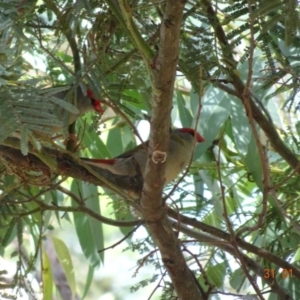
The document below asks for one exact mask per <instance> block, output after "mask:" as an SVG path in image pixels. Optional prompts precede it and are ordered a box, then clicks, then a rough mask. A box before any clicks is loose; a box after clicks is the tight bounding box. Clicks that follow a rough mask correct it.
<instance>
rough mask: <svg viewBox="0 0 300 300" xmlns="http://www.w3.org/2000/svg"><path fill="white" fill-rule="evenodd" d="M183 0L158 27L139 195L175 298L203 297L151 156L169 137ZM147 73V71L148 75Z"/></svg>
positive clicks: (170, 5)
mask: <svg viewBox="0 0 300 300" xmlns="http://www.w3.org/2000/svg"><path fill="white" fill-rule="evenodd" d="M184 4H185V2H184V1H181V0H173V1H171V0H167V1H166V6H165V12H164V16H163V22H162V24H161V30H160V45H159V54H158V57H157V58H156V59H155V63H154V70H153V72H152V75H153V74H154V79H153V84H154V87H153V90H152V92H153V100H152V101H153V102H152V108H153V111H152V119H151V133H150V143H149V159H148V162H147V166H146V171H145V179H144V187H143V192H142V197H141V211H142V214H143V216H144V218H145V222H146V224H147V226H148V228H149V230H150V232H151V234H152V236H153V240H154V242H155V243H156V245H157V246H158V248H159V250H160V252H161V256H162V260H163V262H164V265H165V267H166V269H167V271H168V273H169V276H170V278H171V280H172V283H173V285H174V288H175V290H176V292H177V295H178V298H179V299H189V300H199V299H203V295H202V294H201V291H200V289H199V288H198V287H197V284H196V283H195V281H194V278H193V276H192V273H191V272H190V270H189V268H188V266H187V264H186V262H185V259H184V257H183V254H182V252H181V250H180V246H179V242H178V239H177V237H176V236H175V234H174V232H173V230H172V227H171V226H170V223H169V221H168V219H167V217H166V214H165V209H164V205H163V202H162V189H163V186H164V181H165V163H157V164H155V163H154V162H153V161H152V159H151V157H152V156H153V153H154V152H155V151H156V150H159V151H161V152H164V153H167V149H168V145H169V138H170V133H169V130H170V125H171V119H170V113H171V109H172V98H173V92H174V82H175V76H176V67H177V62H178V56H179V37H180V28H181V24H182V16H183V9H184ZM149 75H150V76H151V74H149Z"/></svg>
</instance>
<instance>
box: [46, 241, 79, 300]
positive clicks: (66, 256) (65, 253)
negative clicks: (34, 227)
mask: <svg viewBox="0 0 300 300" xmlns="http://www.w3.org/2000/svg"><path fill="white" fill-rule="evenodd" d="M51 239H52V242H53V246H54V249H55V252H56V255H57V258H58V260H59V262H60V264H61V266H62V267H63V269H64V271H65V274H66V277H67V281H68V284H69V287H70V290H71V292H72V295H73V297H74V296H75V293H76V281H75V270H74V267H73V263H72V259H71V255H70V252H69V249H68V248H67V246H66V244H65V243H64V242H63V241H62V240H60V239H58V238H56V237H54V236H51ZM45 299H52V298H45Z"/></svg>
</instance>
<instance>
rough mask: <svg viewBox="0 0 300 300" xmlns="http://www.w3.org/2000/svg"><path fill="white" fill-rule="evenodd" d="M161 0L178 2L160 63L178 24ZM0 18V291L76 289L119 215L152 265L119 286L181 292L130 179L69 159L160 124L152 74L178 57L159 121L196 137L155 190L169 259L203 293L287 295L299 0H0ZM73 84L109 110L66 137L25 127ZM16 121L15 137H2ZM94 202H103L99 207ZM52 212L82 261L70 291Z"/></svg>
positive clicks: (125, 145) (133, 245) (292, 292)
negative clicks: (12, 269) (172, 250)
mask: <svg viewBox="0 0 300 300" xmlns="http://www.w3.org/2000/svg"><path fill="white" fill-rule="evenodd" d="M170 3H171V4H170ZM168 4H169V5H168ZM183 4H184V6H183ZM172 6H174V11H173V12H172V13H174V14H175V13H177V12H178V14H179V9H180V7H182V9H183V11H182V22H181V24H179V25H178V26H179V27H180V31H179V30H178V39H179V57H178V61H176V60H174V61H171V62H170V61H169V60H170V59H169V58H170V57H172V55H174V53H175V54H176V53H177V52H176V51H177V48H176V47H177V46H176V45H175V46H174V45H170V47H169V45H168V44H164V39H165V40H167V39H168V38H170V36H168V34H167V33H166V30H168V29H169V28H170V30H175V29H174V28H175V27H176V24H175V23H173V19H172V18H171V17H174V20H177V19H176V15H175V16H172V13H171V10H172ZM176 9H178V10H177V11H176ZM167 16H168V18H167ZM170 16H171V17H170ZM179 19H180V18H179ZM0 20H1V22H0V41H1V42H0V84H1V93H0V120H1V131H0V143H1V145H0V170H1V177H0V189H1V194H0V213H1V215H0V253H1V256H3V261H4V260H12V261H14V262H15V266H16V273H15V274H14V275H11V276H8V275H7V274H6V273H7V269H6V267H4V264H2V263H0V295H1V297H2V298H3V299H4V298H5V297H6V298H8V299H11V298H12V299H19V298H18V297H20V295H21V294H27V295H28V297H29V298H32V299H39V298H40V296H41V294H42V295H43V296H42V297H43V299H52V297H53V293H54V292H55V291H56V293H58V292H59V293H60V297H61V299H76V298H75V297H79V298H80V299H83V298H84V297H85V296H86V299H88V297H89V294H88V293H89V292H88V291H89V288H90V286H91V289H92V288H93V285H92V282H93V269H94V268H96V267H97V266H99V265H101V261H102V262H103V261H104V260H105V258H104V253H105V251H101V252H100V253H98V250H103V249H104V240H105V239H106V238H107V234H108V233H107V232H106V230H104V229H103V227H102V225H103V224H109V225H110V226H115V227H120V229H121V231H122V233H123V234H124V236H125V237H126V238H124V240H122V241H119V242H120V243H122V242H124V241H125V240H126V239H127V242H128V243H129V246H128V248H127V252H129V251H136V250H137V251H138V252H139V254H140V256H139V257H138V258H137V260H138V259H139V258H140V260H139V261H138V266H137V270H136V273H138V270H139V269H140V268H148V265H149V264H152V265H153V266H154V267H155V270H156V271H155V274H150V275H149V277H148V278H147V279H146V280H145V281H142V282H141V283H140V284H138V285H136V286H134V287H131V289H132V290H136V289H140V288H143V287H144V286H145V285H148V284H150V282H152V281H154V282H157V286H156V288H155V289H154V290H153V295H159V296H157V297H161V299H177V297H178V299H184V298H182V297H184V296H183V295H185V294H184V293H185V292H184V291H186V292H187V290H188V289H189V288H190V287H189V286H186V285H185V281H184V280H185V278H179V282H180V281H182V286H180V284H178V282H175V281H174V278H175V275H174V274H172V271H171V269H172V267H171V266H170V265H171V264H173V263H174V261H175V262H176V263H177V262H178V261H177V259H178V257H177V256H176V257H174V258H173V259H174V261H171V258H169V260H167V259H166V257H167V255H166V253H167V252H164V251H167V250H164V249H165V248H168V245H169V244H168V242H169V240H168V238H167V237H166V238H165V244H164V241H163V239H161V236H159V234H158V233H157V232H156V231H155V230H154V229H153V227H152V225H151V224H148V225H149V227H148V226H147V222H146V223H143V221H142V220H143V219H144V218H145V219H146V220H147V216H148V215H147V212H145V211H144V210H143V209H141V211H139V197H137V194H136V189H135V192H134V193H133V192H132V190H131V187H130V188H129V187H128V188H126V182H122V180H119V178H117V179H116V178H109V177H108V178H106V179H107V180H108V181H106V180H105V178H103V177H101V176H102V175H101V174H100V175H99V174H98V175H97V174H95V173H94V172H93V171H92V170H91V169H85V167H84V166H82V165H81V164H80V161H79V160H78V157H79V156H80V155H81V156H88V157H114V156H116V155H119V154H120V153H122V152H124V151H126V150H128V149H130V148H132V147H133V146H134V145H136V143H137V142H136V138H135V134H136V133H137V132H140V134H141V135H142V136H143V137H144V136H145V132H144V131H147V130H148V127H149V126H148V125H149V124H150V123H151V126H152V127H151V129H152V130H153V129H154V131H155V129H158V128H156V127H155V126H156V125H155V124H156V123H155V120H156V119H157V116H159V113H160V112H159V109H158V108H157V107H160V105H161V103H159V102H156V100H155V99H156V98H157V97H158V98H159V97H160V94H161V92H162V91H165V90H169V89H170V90H171V89H172V88H173V84H171V88H170V87H169V86H167V85H168V83H166V84H165V83H164V84H163V78H161V77H160V74H164V73H163V72H166V74H170V72H169V73H168V70H166V69H162V66H164V65H165V64H164V63H166V65H168V64H170V65H172V64H173V66H174V65H175V67H176V81H175V87H174V93H173V98H172V99H161V100H162V102H163V101H166V102H167V101H172V105H173V109H172V111H171V112H170V115H167V114H166V115H165V116H164V117H165V118H166V119H168V118H171V120H172V121H171V123H172V124H173V126H175V127H195V128H197V130H198V131H199V132H201V135H203V136H204V137H205V139H206V142H205V143H203V144H201V145H198V146H197V147H196V149H195V154H194V159H193V162H192V164H191V166H190V168H189V173H188V174H187V175H186V176H184V178H183V179H182V180H181V182H180V183H179V184H177V182H173V183H172V184H169V185H168V186H167V187H165V189H164V194H163V200H161V202H160V204H161V205H160V209H161V210H160V212H162V215H163V217H162V219H163V218H166V216H168V224H169V225H168V226H172V227H173V231H172V232H171V233H170V235H171V238H172V241H173V242H174V243H175V244H176V245H177V246H178V247H180V250H181V251H182V252H183V254H184V257H185V260H186V261H185V262H183V261H180V262H178V264H179V265H180V264H181V266H183V268H186V266H188V268H189V269H190V270H191V271H192V274H193V275H192V277H194V279H195V280H194V282H191V283H190V284H191V285H195V286H196V289H198V291H199V293H200V295H201V298H200V299H223V298H222V297H224V295H228V296H230V295H231V296H236V297H237V296H239V298H240V299H244V298H243V297H246V295H249V294H251V295H253V298H251V299H300V265H299V258H300V252H299V249H298V245H299V240H300V226H299V225H298V223H299V214H298V211H299V209H300V205H298V197H299V195H298V189H299V187H300V184H299V182H298V181H299V180H298V176H299V175H298V174H299V163H300V162H299V160H298V156H299V134H300V127H299V123H298V121H297V117H298V114H299V107H300V105H299V93H298V91H299V55H298V50H297V49H299V46H300V36H299V25H300V21H299V4H298V2H297V1H296V0H290V1H284V0H274V1H267V0H257V1H252V0H248V1H244V0H238V1H230V0H223V1H214V0H212V1H209V0H202V1H200V0H199V1H194V0H190V1H187V2H186V3H183V2H182V3H181V1H178V0H176V1H169V0H166V1H151V2H147V1H139V0H134V1H130V0H128V1H127V0H120V1H111V0H106V1H105V0H102V1H93V0H83V1H61V0H45V1H34V0H22V1H20V0H13V1H11V0H1V1H0ZM173 37H174V40H176V36H175V35H174V36H173ZM168 47H169V48H168ZM174 51H175V52H174ZM168 54H169V55H168ZM171 75H172V74H171ZM83 83H85V84H87V85H88V86H89V87H90V88H91V89H92V90H93V92H94V94H95V95H96V96H97V97H98V98H100V99H103V106H104V108H105V109H106V110H105V113H104V114H103V115H95V114H94V115H92V117H91V115H86V116H84V117H83V118H81V120H80V121H78V122H77V124H76V128H77V134H78V137H77V138H78V140H79V145H77V147H75V148H76V149H74V147H70V148H69V147H67V149H68V150H65V146H64V144H63V143H62V138H58V139H56V140H55V142H54V141H53V140H50V139H49V138H46V139H44V138H42V139H41V138H40V136H38V135H36V134H35V132H36V131H37V130H38V131H39V132H44V133H47V132H48V128H49V126H52V125H54V124H61V123H64V124H66V123H65V121H66V120H58V119H57V120H56V119H55V118H53V116H49V114H47V113H46V112H47V110H46V108H48V106H49V107H51V105H55V104H56V105H60V106H62V107H63V108H65V109H66V110H67V111H72V109H73V108H74V107H73V106H72V105H69V106H66V105H65V104H64V101H59V100H57V99H56V100H55V99H52V100H51V101H47V100H49V99H50V98H51V94H53V93H54V92H55V91H56V89H57V88H56V87H55V86H60V85H65V84H68V85H73V86H78V85H80V86H83V85H84V84H83ZM46 87H47V88H48V89H47V94H45V93H44V92H43V89H45V88H46ZM49 87H50V88H49ZM52 87H53V88H52ZM171 91H172V90H171ZM172 92H173V91H172ZM71 98H72V97H70V99H69V100H70V101H73V99H71ZM55 101H56V102H55ZM41 103H43V104H41ZM73 104H74V101H73ZM42 107H43V108H44V109H42ZM161 112H162V113H164V114H165V111H164V110H163V109H161ZM151 118H152V119H151ZM150 121H151V122H150ZM153 124H154V125H153ZM70 130H73V128H71V129H70ZM16 131H19V132H20V138H19V139H16V138H11V136H12V135H13V133H14V132H16ZM61 135H62V136H63V137H66V136H67V131H66V130H65V131H64V132H62V133H61ZM71 150H72V151H71ZM78 153H80V155H79V154H78ZM24 155H25V156H24ZM26 155H27V156H26ZM90 172H92V173H90ZM104 176H105V175H104ZM92 177H93V179H92ZM178 180H179V178H178ZM178 180H177V181H178ZM93 184H94V185H93ZM97 186H98V187H97ZM135 188H137V189H138V188H139V185H138V183H137V187H136V186H135ZM103 203H104V204H103ZM100 204H101V205H102V206H101V205H100ZM103 205H104V206H108V207H109V210H108V211H104V212H101V211H100V207H102V208H103V207H104V206H103ZM62 220H67V221H68V222H70V224H72V226H73V227H75V228H76V233H77V236H78V240H79V242H80V245H81V248H82V252H83V253H84V256H85V257H86V259H87V260H88V262H89V268H90V269H89V274H88V276H87V277H86V278H85V287H84V288H81V289H79V288H78V287H76V281H75V277H74V273H75V275H77V272H80V270H76V269H73V267H72V260H73V259H74V257H71V255H70V250H69V249H68V245H67V243H65V242H64V241H63V240H62V239H60V238H58V237H57V236H56V235H55V232H56V231H55V230H54V229H56V228H59V227H60V225H61V224H62ZM166 220H167V219H166ZM143 226H145V227H146V228H147V230H148V233H149V236H148V235H147V236H146V235H145V234H144V238H142V237H141V235H140V234H138V232H139V230H142V227H143ZM105 228H107V227H105ZM115 243H118V240H115ZM124 243H125V242H124ZM124 247H126V246H125V245H124ZM157 250H160V252H161V254H160V255H157ZM106 251H110V249H106ZM168 257H170V256H168ZM57 258H58V261H59V262H58V261H57ZM105 263H106V264H109V262H107V261H106V262H105ZM174 265H175V264H174ZM176 266H177V265H176ZM100 268H101V266H100ZM121 268H122V266H120V269H119V270H116V272H125V271H126V270H122V269H121ZM174 269H175V267H174ZM55 270H56V271H55ZM166 271H168V272H169V273H168V272H166ZM168 274H169V276H168ZM58 276H62V277H60V278H63V279H60V282H64V283H65V287H64V288H62V287H61V286H60V285H59V284H58ZM129 276H131V275H129ZM137 276H138V274H137ZM31 279H32V281H31ZM33 281H35V282H42V285H41V286H40V287H39V288H36V287H35V288H34V287H33V284H32V282H33ZM129 290H130V287H128V291H129ZM191 290H192V289H191ZM153 295H152V294H151V295H147V296H145V299H150V298H151V297H153V299H154V297H155V296H153ZM72 297H73V298H72ZM97 297H99V295H97ZM194 297H195V298H190V299H199V297H198V298H197V296H196V295H195V296H194ZM90 299H92V298H90ZM93 299H96V298H95V297H94V298H93ZM116 299H117V298H116ZM224 299H225V298H224ZM245 299H246V298H245ZM247 299H250V298H247Z"/></svg>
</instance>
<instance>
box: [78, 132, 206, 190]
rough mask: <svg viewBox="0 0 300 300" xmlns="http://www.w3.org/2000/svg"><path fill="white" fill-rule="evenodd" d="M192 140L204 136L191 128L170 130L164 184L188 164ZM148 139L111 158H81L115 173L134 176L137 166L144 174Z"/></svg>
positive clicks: (200, 138)
mask: <svg viewBox="0 0 300 300" xmlns="http://www.w3.org/2000/svg"><path fill="white" fill-rule="evenodd" d="M194 140H195V141H196V142H198V143H200V142H204V141H205V140H204V138H203V137H202V136H201V135H200V134H199V133H198V132H197V131H195V130H194V129H192V128H180V129H175V130H173V131H172V132H171V135H170V142H169V147H168V151H167V155H166V173H165V176H166V180H165V184H167V183H169V182H170V181H172V180H173V179H175V178H176V177H177V176H178V174H179V173H180V172H181V171H182V170H183V169H184V168H185V167H186V166H187V165H188V163H189V161H190V159H191V156H192V154H193V144H194ZM148 145H149V141H147V142H145V143H144V145H143V144H141V145H139V146H137V147H135V148H133V149H131V150H129V151H127V152H125V153H123V154H121V155H119V156H117V157H115V158H112V159H91V158H81V159H82V160H83V161H84V162H85V163H87V164H89V165H92V166H96V167H98V168H102V169H106V170H108V171H110V172H112V173H114V174H116V175H125V176H135V175H137V171H138V170H137V166H138V167H139V170H140V172H141V174H142V175H143V176H144V174H145V168H146V162H147V159H148V156H149V154H148V151H147V146H148Z"/></svg>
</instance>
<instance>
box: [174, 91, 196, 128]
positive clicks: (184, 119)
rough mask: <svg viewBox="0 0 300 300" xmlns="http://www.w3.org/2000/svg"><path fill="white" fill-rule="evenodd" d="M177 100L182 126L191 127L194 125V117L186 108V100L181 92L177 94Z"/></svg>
mask: <svg viewBox="0 0 300 300" xmlns="http://www.w3.org/2000/svg"><path fill="white" fill-rule="evenodd" d="M176 100H177V105H178V113H179V119H180V122H181V124H182V126H183V127H190V126H191V124H192V120H193V116H192V114H191V113H190V111H189V110H188V109H187V108H186V105H185V99H184V97H183V96H182V94H181V93H180V92H179V91H177V92H176Z"/></svg>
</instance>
